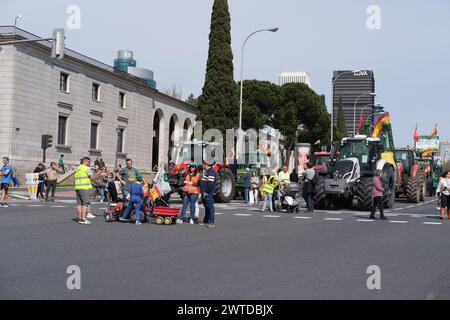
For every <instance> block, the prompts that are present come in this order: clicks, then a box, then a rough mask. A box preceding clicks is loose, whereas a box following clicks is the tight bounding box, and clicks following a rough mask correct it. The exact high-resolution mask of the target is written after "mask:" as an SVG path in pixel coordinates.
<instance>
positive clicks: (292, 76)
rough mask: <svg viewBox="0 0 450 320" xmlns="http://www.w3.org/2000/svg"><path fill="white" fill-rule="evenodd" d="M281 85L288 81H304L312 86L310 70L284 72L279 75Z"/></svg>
mask: <svg viewBox="0 0 450 320" xmlns="http://www.w3.org/2000/svg"><path fill="white" fill-rule="evenodd" d="M278 83H279V85H280V86H282V85H284V84H286V83H304V84H306V85H307V86H308V87H310V88H311V76H310V75H309V73H308V72H304V71H301V72H282V73H280V74H279V76H278Z"/></svg>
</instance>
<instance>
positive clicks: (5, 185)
mask: <svg viewBox="0 0 450 320" xmlns="http://www.w3.org/2000/svg"><path fill="white" fill-rule="evenodd" d="M0 176H1V177H2V182H1V187H0V188H1V191H2V200H1V201H0V207H3V208H8V196H9V186H10V185H11V181H12V177H13V168H12V166H11V165H10V164H9V158H8V157H4V158H3V166H2V169H1V170H0Z"/></svg>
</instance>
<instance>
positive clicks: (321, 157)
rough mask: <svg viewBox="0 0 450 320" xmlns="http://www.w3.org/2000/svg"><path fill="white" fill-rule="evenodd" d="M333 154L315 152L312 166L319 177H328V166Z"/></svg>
mask: <svg viewBox="0 0 450 320" xmlns="http://www.w3.org/2000/svg"><path fill="white" fill-rule="evenodd" d="M330 157H331V153H330V152H315V153H314V155H313V157H312V159H311V160H312V164H313V166H314V170H315V171H316V172H317V173H318V174H319V176H326V175H327V173H328V166H329V162H330Z"/></svg>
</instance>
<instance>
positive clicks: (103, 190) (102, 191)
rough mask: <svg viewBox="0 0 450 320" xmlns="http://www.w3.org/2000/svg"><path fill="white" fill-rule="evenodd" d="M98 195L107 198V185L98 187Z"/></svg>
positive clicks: (101, 198) (102, 198)
mask: <svg viewBox="0 0 450 320" xmlns="http://www.w3.org/2000/svg"><path fill="white" fill-rule="evenodd" d="M97 191H98V195H99V197H100V200H104V199H105V187H97Z"/></svg>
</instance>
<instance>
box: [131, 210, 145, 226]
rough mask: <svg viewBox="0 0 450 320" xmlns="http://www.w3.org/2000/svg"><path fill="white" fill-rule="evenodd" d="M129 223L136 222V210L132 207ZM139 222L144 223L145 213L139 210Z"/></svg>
mask: <svg viewBox="0 0 450 320" xmlns="http://www.w3.org/2000/svg"><path fill="white" fill-rule="evenodd" d="M130 217H131V223H136V210H135V209H133V211H131V216H130ZM139 222H140V223H144V222H145V213H144V212H142V211H141V215H140V216H139Z"/></svg>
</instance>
